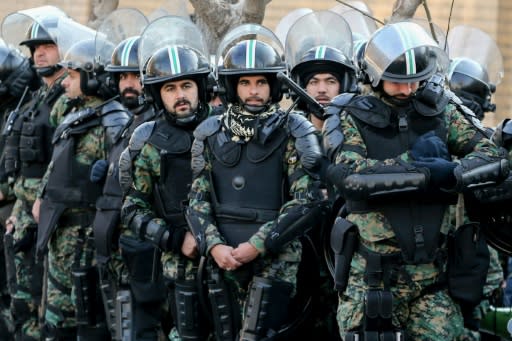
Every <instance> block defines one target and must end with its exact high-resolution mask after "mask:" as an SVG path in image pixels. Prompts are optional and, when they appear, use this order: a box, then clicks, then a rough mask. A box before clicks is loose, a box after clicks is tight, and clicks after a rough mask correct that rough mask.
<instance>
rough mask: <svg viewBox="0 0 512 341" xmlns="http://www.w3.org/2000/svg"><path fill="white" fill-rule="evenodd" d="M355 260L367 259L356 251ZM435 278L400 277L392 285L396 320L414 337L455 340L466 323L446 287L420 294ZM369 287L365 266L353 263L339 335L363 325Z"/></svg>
mask: <svg viewBox="0 0 512 341" xmlns="http://www.w3.org/2000/svg"><path fill="white" fill-rule="evenodd" d="M354 261H356V262H361V261H364V259H363V258H362V257H361V256H360V255H358V254H355V255H354ZM434 280H435V279H425V280H423V281H414V282H408V281H405V280H403V279H399V280H398V281H397V284H396V285H394V286H392V287H391V292H392V294H393V317H392V321H393V324H394V325H395V326H402V328H404V329H403V330H402V331H403V332H406V333H407V336H408V337H411V340H418V341H431V340H454V339H455V338H456V337H458V336H459V335H460V334H461V333H462V330H463V326H464V324H463V319H462V315H461V313H460V309H459V306H458V305H457V304H455V303H454V301H453V300H452V299H451V297H450V296H449V295H448V293H447V291H446V290H439V291H434V292H432V293H428V294H426V295H421V294H420V292H421V290H422V289H424V288H426V287H427V286H428V285H429V284H432V283H433V282H434ZM366 290H367V285H366V283H365V282H364V270H363V271H361V270H360V269H357V268H355V267H352V268H351V269H350V277H349V282H348V286H347V289H346V290H345V292H344V293H343V294H341V295H340V298H339V304H338V313H337V315H338V326H339V332H340V335H342V336H343V335H345V334H346V333H347V332H348V331H350V330H355V329H357V328H358V327H359V326H361V325H362V322H363V305H364V298H365V295H366Z"/></svg>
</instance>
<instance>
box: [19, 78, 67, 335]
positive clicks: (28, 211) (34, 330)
mask: <svg viewBox="0 0 512 341" xmlns="http://www.w3.org/2000/svg"><path fill="white" fill-rule="evenodd" d="M65 76H66V75H65V74H64V75H63V76H61V77H59V78H58V79H57V80H56V81H55V82H54V83H53V85H52V87H48V85H47V84H43V85H42V86H41V87H40V88H39V89H38V90H37V91H36V93H34V94H33V96H32V97H35V98H37V100H36V101H35V102H34V103H33V104H32V103H31V102H29V104H31V105H30V107H25V108H23V109H22V111H23V110H34V109H36V108H38V107H39V106H40V105H42V104H44V103H45V99H46V96H47V94H48V92H49V91H50V90H51V89H52V88H53V87H54V86H60V83H61V82H62V80H63V79H64V78H65ZM40 185H41V179H39V178H25V177H24V176H21V175H19V176H18V177H17V178H16V181H15V183H14V186H13V193H14V195H15V197H16V202H15V209H14V210H13V213H12V214H13V215H14V217H15V218H16V227H15V231H14V241H19V240H21V239H22V238H24V237H25V236H26V234H27V229H28V228H30V229H34V228H37V223H36V222H35V220H34V217H33V216H32V205H33V204H34V201H35V199H36V198H37V192H38V190H39V187H40ZM30 233H33V232H30ZM34 243H35V240H34ZM34 262H35V259H34V252H33V249H32V250H28V251H27V252H23V251H21V252H19V253H17V254H16V255H15V266H16V281H17V284H18V285H17V291H16V293H15V294H14V295H13V298H15V299H16V300H19V301H24V302H25V304H26V306H27V307H28V308H29V311H30V318H29V320H27V321H23V322H22V325H21V331H22V334H23V335H27V336H30V337H32V338H34V339H39V338H40V326H39V325H38V307H39V305H40V301H39V300H40V293H36V297H33V296H34V294H35V293H33V292H31V290H29V289H30V288H31V287H33V286H34V282H35V281H37V282H41V281H42V278H41V274H40V273H39V272H37V271H34V266H35V264H34ZM37 274H39V275H37ZM41 286H42V285H41ZM13 314H14V312H13Z"/></svg>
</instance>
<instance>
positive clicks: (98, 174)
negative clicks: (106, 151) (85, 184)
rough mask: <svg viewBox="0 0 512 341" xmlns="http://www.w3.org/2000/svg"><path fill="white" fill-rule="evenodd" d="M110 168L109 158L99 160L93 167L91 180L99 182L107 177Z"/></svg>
mask: <svg viewBox="0 0 512 341" xmlns="http://www.w3.org/2000/svg"><path fill="white" fill-rule="evenodd" d="M107 170H108V162H107V160H97V161H96V162H94V164H93V165H92V167H91V174H90V176H89V179H90V180H91V182H94V183H97V182H100V181H101V180H103V179H104V178H105V176H106V175H107Z"/></svg>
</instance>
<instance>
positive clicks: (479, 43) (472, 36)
mask: <svg viewBox="0 0 512 341" xmlns="http://www.w3.org/2000/svg"><path fill="white" fill-rule="evenodd" d="M448 46H449V48H450V49H449V51H450V59H452V60H453V59H456V58H467V59H470V60H472V61H475V62H477V63H478V64H480V65H481V67H482V68H483V69H484V70H486V71H487V75H488V77H489V80H488V81H489V86H490V87H491V89H495V88H496V86H497V85H498V84H500V83H501V80H502V79H503V75H504V68H503V56H502V55H501V51H500V49H499V47H498V45H497V44H496V42H495V41H494V40H493V39H492V38H491V36H489V35H488V34H487V33H485V32H483V31H481V30H480V29H478V28H476V27H471V26H468V25H460V26H455V27H453V28H452V29H451V30H450V32H449V33H448ZM450 71H451V70H450Z"/></svg>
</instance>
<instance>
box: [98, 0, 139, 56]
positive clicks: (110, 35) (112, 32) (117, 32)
mask: <svg viewBox="0 0 512 341" xmlns="http://www.w3.org/2000/svg"><path fill="white" fill-rule="evenodd" d="M148 23H149V21H148V19H147V18H146V16H145V15H144V14H143V13H142V12H141V11H139V10H137V9H134V8H119V9H116V10H115V11H113V12H112V13H110V14H109V15H108V16H107V17H106V18H105V20H104V21H103V22H102V24H101V25H100V27H98V33H97V35H96V43H95V45H96V56H97V57H98V63H100V64H101V65H104V66H106V65H108V64H109V63H110V62H111V58H112V53H113V51H114V49H115V47H116V46H117V45H118V44H119V43H120V42H122V41H123V40H125V39H127V38H128V37H133V36H139V35H140V34H141V33H142V31H143V30H144V28H145V27H146V26H147V25H148Z"/></svg>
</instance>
